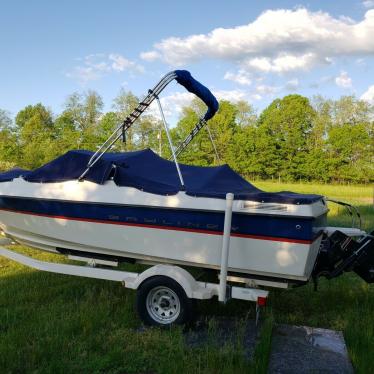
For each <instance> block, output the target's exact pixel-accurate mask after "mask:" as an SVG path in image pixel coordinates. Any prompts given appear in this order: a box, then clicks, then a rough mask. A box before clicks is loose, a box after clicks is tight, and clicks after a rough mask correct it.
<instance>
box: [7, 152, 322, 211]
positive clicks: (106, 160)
mask: <svg viewBox="0 0 374 374" xmlns="http://www.w3.org/2000/svg"><path fill="white" fill-rule="evenodd" d="M92 154H93V153H92V152H90V151H84V150H79V151H69V152H67V153H65V154H64V155H62V156H61V157H59V158H57V159H55V160H53V161H51V162H49V163H48V164H46V165H44V166H42V167H40V168H38V169H35V170H33V171H26V170H22V169H14V170H11V171H8V172H5V173H2V174H0V182H6V181H10V180H12V179H14V178H17V177H19V176H22V177H23V178H24V179H25V180H26V181H29V182H34V183H54V182H64V181H68V180H76V179H78V178H79V176H80V175H81V174H82V172H83V171H84V170H85V169H86V165H87V162H88V160H89V159H90V157H91V156H92ZM180 168H181V172H182V174H183V179H184V182H185V192H186V194H187V195H190V196H196V197H212V198H218V199H225V197H226V193H228V192H231V193H233V194H234V196H235V199H237V200H251V201H258V202H272V203H287V204H311V203H313V202H314V201H317V200H320V199H321V198H322V197H321V196H320V195H310V194H308V195H307V194H298V193H293V192H288V191H282V192H264V191H261V190H260V189H258V188H257V187H255V186H253V185H252V184H251V183H249V182H247V181H246V180H245V179H244V178H242V177H241V176H240V175H239V174H237V173H236V172H235V171H234V170H232V169H231V168H230V167H229V166H228V165H222V166H214V167H200V166H191V165H183V164H180ZM109 179H112V180H113V181H114V182H115V183H116V184H117V185H118V186H128V187H134V188H137V189H139V190H142V191H145V192H149V193H153V194H158V195H175V194H177V193H178V192H179V191H180V188H181V186H180V181H179V177H178V173H177V171H176V169H175V165H174V163H173V162H171V161H168V160H165V159H163V158H161V157H159V156H158V155H156V154H155V153H154V152H153V151H151V150H150V149H146V150H142V151H135V152H123V153H106V154H104V155H103V157H102V158H101V159H100V160H99V161H98V163H97V164H96V165H95V167H94V168H92V169H90V170H89V172H88V173H87V175H86V177H85V180H88V181H91V182H94V183H97V184H104V183H105V182H106V181H107V180H109Z"/></svg>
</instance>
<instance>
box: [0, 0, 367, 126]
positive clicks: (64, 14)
mask: <svg viewBox="0 0 374 374" xmlns="http://www.w3.org/2000/svg"><path fill="white" fill-rule="evenodd" d="M0 9H1V11H0V109H5V110H7V111H9V112H10V114H11V115H12V116H15V115H16V114H17V112H18V111H19V110H20V109H22V108H23V107H25V106H26V105H29V104H36V103H39V102H41V103H43V104H44V105H46V106H47V107H49V108H50V109H51V110H52V111H53V112H54V113H55V114H56V115H57V114H58V113H60V112H61V111H62V110H63V105H64V102H65V100H66V98H67V97H68V95H70V94H72V93H73V92H85V91H87V90H95V91H97V92H98V93H99V94H100V95H101V96H102V97H103V100H104V103H105V111H108V110H110V109H111V108H112V101H113V98H114V97H115V96H116V95H117V94H118V93H119V91H120V89H121V88H124V89H125V90H130V91H132V92H133V93H134V94H136V95H138V96H139V97H141V96H143V95H145V94H146V92H147V90H148V89H149V88H152V87H153V86H154V85H155V84H156V83H157V82H158V80H159V79H160V78H161V77H162V76H163V75H164V74H166V73H167V72H169V71H171V70H175V69H186V70H189V71H190V72H191V74H192V75H193V76H194V77H195V78H196V79H198V80H199V81H200V82H202V83H203V84H204V85H206V86H207V87H208V88H210V89H211V91H212V92H213V93H214V94H215V95H216V96H217V97H218V98H219V99H228V100H231V101H237V100H247V101H248V102H250V103H251V104H252V105H253V106H254V108H256V109H257V111H261V110H262V109H263V108H264V107H266V106H267V105H268V104H270V103H271V101H272V100H273V99H274V98H276V97H282V96H285V95H287V94H290V93H298V94H301V95H305V96H308V97H312V96H313V95H317V94H321V95H323V96H325V97H327V98H333V99H336V98H339V97H340V96H342V95H356V97H358V98H361V99H363V100H367V101H369V102H372V103H374V68H373V62H374V0H365V1H363V0H351V1H312V0H311V1H299V2H295V1H282V0H278V1H264V0H262V1H259V0H252V1H248V0H245V1H244V0H231V1H223V0H216V1H212V0H211V1H208V0H205V1H203V0H199V1H195V0H189V1H184V2H178V1H176V0H174V1H167V0H157V1H153V2H151V1H138V2H135V1H126V0H122V1H120V0H107V1H98V0H91V1H88V0H81V1H77V0H76V1H71V0H67V1H59V2H57V1H47V0H46V1H41V0H33V1H26V0H24V1H20V0H12V1H10V0H8V1H3V2H2V4H1V8H0ZM191 97H192V96H191V94H188V93H186V92H185V91H184V89H183V88H182V87H180V86H178V84H177V83H172V84H171V85H169V86H168V87H167V89H166V90H165V91H164V92H163V99H162V103H163V105H164V107H165V111H166V114H167V116H168V118H169V120H170V119H171V120H175V119H176V118H177V116H178V113H179V112H180V109H181V107H182V106H183V105H187V104H188V103H189V101H190V100H191Z"/></svg>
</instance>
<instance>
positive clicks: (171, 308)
mask: <svg viewBox="0 0 374 374" xmlns="http://www.w3.org/2000/svg"><path fill="white" fill-rule="evenodd" d="M136 306H137V311H138V314H139V317H140V318H141V319H142V321H143V322H144V323H145V324H146V325H149V326H160V327H165V326H170V325H172V324H175V325H181V324H184V323H187V322H189V321H190V319H191V317H192V300H191V299H189V298H188V297H187V295H186V293H185V291H184V289H183V288H182V286H181V285H180V284H179V283H178V282H176V281H175V280H174V279H172V278H169V277H166V276H161V275H158V276H154V277H152V278H149V279H147V280H145V281H144V282H143V283H142V285H141V286H140V287H139V288H138V291H137V299H136Z"/></svg>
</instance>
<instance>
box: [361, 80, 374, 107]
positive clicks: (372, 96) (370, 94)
mask: <svg viewBox="0 0 374 374" xmlns="http://www.w3.org/2000/svg"><path fill="white" fill-rule="evenodd" d="M360 99H361V100H365V101H367V102H368V103H370V104H373V105H374V84H373V85H371V86H370V87H369V88H368V89H367V90H366V92H364V93H363V94H362V95H361V97H360Z"/></svg>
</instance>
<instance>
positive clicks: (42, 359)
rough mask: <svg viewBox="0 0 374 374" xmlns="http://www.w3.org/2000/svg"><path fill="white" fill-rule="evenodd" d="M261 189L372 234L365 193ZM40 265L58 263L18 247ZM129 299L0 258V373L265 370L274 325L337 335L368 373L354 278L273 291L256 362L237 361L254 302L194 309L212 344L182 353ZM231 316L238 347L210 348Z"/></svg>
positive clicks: (177, 337)
mask: <svg viewBox="0 0 374 374" xmlns="http://www.w3.org/2000/svg"><path fill="white" fill-rule="evenodd" d="M256 184H257V185H258V186H259V187H261V188H263V189H265V190H269V191H270V190H271V191H274V190H293V191H297V192H314V193H320V194H324V195H327V196H330V197H331V198H339V199H343V200H344V201H346V202H351V203H355V204H357V205H358V206H359V208H360V210H361V212H362V216H363V221H364V227H365V228H366V229H368V228H369V227H374V209H373V205H372V187H362V186H349V187H347V186H325V185H302V184H292V185H284V184H282V185H279V184H276V183H270V182H259V183H256ZM330 223H331V224H333V225H337V224H339V223H340V224H350V218H349V217H347V216H346V215H345V213H344V210H342V209H338V208H336V207H335V208H333V209H332V210H331V221H330ZM15 249H17V250H18V251H20V252H22V253H27V254H29V255H32V256H34V257H37V258H39V259H44V260H49V261H56V260H57V261H64V259H62V258H61V257H60V256H57V255H52V254H47V253H42V252H37V251H34V250H31V249H27V248H22V247H20V246H16V247H15ZM134 302H135V292H134V291H131V290H125V289H123V288H122V287H121V286H120V285H119V284H117V283H113V282H109V281H99V280H91V279H85V278H77V277H71V276H63V275H56V274H48V273H43V272H38V271H34V270H32V269H29V268H27V267H24V266H22V265H18V264H16V263H14V262H12V261H8V260H6V259H3V258H0V372H1V373H244V372H253V373H262V372H263V373H265V372H266V367H267V362H268V355H269V350H270V344H271V329H272V326H273V324H274V323H278V322H280V323H290V324H302V325H308V326H316V327H324V328H332V329H337V330H342V331H343V333H344V336H345V339H346V342H347V346H348V351H349V354H350V357H351V359H352V362H353V365H354V367H355V369H356V371H357V372H358V373H369V372H372V370H373V366H374V359H373V352H374V286H373V285H370V286H369V285H367V284H366V283H365V282H363V281H362V280H361V279H360V278H358V277H357V276H356V275H354V274H345V275H344V276H342V277H340V278H337V279H334V280H332V281H330V282H328V281H325V280H322V281H321V283H320V287H319V291H318V292H314V291H313V287H312V285H311V284H310V285H307V286H303V287H300V288H297V289H293V290H271V292H270V301H269V306H268V307H267V309H266V313H264V314H263V321H264V323H263V327H262V331H261V335H260V342H259V344H258V346H257V349H256V352H255V356H254V360H253V361H252V362H248V361H247V360H246V359H245V357H244V355H243V352H244V347H243V344H242V337H243V334H244V328H243V327H244V325H245V321H246V319H248V318H253V317H254V305H253V304H251V303H247V302H241V301H230V302H229V303H228V304H227V305H226V306H222V305H219V304H218V302H216V301H215V300H213V301H207V302H203V303H199V304H198V310H199V312H200V315H201V316H202V317H201V318H205V319H207V320H208V321H209V322H208V324H209V326H210V327H211V328H210V329H209V334H210V339H209V340H208V343H207V344H205V345H204V346H203V347H200V348H193V349H192V348H187V347H186V345H185V343H184V340H183V332H182V330H181V328H173V329H170V330H160V329H143V328H141V322H140V320H139V319H138V317H137V315H136V313H135V310H134ZM222 315H224V316H230V317H232V316H235V317H236V318H237V321H238V327H237V340H236V341H235V342H230V343H229V344H223V345H222V346H217V344H215V334H216V333H217V331H216V329H215V323H214V319H215V317H217V316H222Z"/></svg>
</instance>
